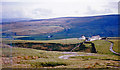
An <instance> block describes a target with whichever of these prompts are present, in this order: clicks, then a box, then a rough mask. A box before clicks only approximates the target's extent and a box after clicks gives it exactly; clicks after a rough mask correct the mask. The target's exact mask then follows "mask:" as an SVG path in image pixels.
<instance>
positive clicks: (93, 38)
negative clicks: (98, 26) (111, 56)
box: [89, 35, 102, 41]
mask: <svg viewBox="0 0 120 70" xmlns="http://www.w3.org/2000/svg"><path fill="white" fill-rule="evenodd" d="M100 39H102V38H101V37H100V36H99V35H97V36H92V37H91V38H89V40H90V41H94V40H100Z"/></svg>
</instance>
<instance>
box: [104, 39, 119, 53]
mask: <svg viewBox="0 0 120 70" xmlns="http://www.w3.org/2000/svg"><path fill="white" fill-rule="evenodd" d="M106 41H107V42H109V43H111V45H110V49H109V50H110V51H111V52H112V53H114V54H116V55H120V53H117V52H115V51H114V50H113V45H114V44H113V42H111V41H108V40H106Z"/></svg>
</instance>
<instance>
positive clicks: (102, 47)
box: [93, 40, 112, 54]
mask: <svg viewBox="0 0 120 70" xmlns="http://www.w3.org/2000/svg"><path fill="white" fill-rule="evenodd" d="M93 43H94V44H95V48H96V50H97V52H98V53H101V54H112V52H110V50H109V48H110V45H111V43H109V42H107V41H105V40H97V41H93Z"/></svg>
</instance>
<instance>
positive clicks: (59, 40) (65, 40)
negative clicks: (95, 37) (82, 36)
mask: <svg viewBox="0 0 120 70" xmlns="http://www.w3.org/2000/svg"><path fill="white" fill-rule="evenodd" d="M82 41H83V40H78V39H77V38H70V39H58V40H4V41H3V42H4V43H10V42H12V43H16V42H19V43H26V42H33V43H61V44H76V43H80V42H82Z"/></svg>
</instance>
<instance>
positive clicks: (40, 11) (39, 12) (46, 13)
mask: <svg viewBox="0 0 120 70" xmlns="http://www.w3.org/2000/svg"><path fill="white" fill-rule="evenodd" d="M33 14H34V15H36V16H41V17H48V16H52V15H53V13H52V11H51V10H49V9H42V8H38V9H35V10H33Z"/></svg>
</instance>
